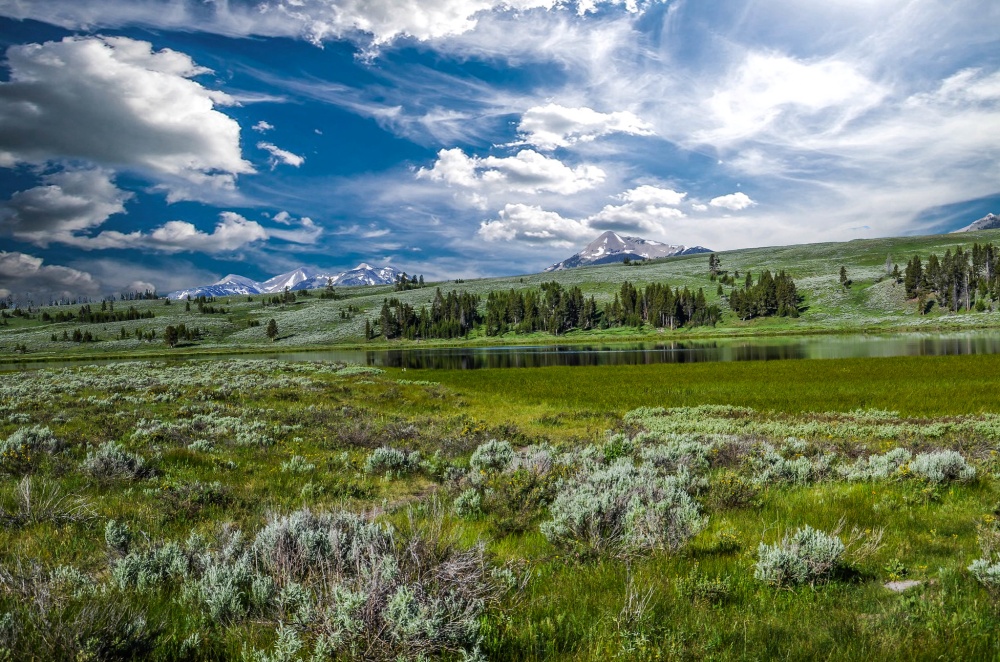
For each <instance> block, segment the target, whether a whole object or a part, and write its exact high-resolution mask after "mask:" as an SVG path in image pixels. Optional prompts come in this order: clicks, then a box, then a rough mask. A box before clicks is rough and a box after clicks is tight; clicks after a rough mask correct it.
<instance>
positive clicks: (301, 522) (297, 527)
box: [252, 508, 392, 577]
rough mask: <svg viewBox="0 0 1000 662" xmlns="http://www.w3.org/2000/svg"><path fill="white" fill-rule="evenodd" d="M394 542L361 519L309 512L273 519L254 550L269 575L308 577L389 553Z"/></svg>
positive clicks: (255, 555)
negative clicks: (380, 552) (367, 555)
mask: <svg viewBox="0 0 1000 662" xmlns="http://www.w3.org/2000/svg"><path fill="white" fill-rule="evenodd" d="M391 542H392V536H391V534H390V532H389V530H388V529H386V528H385V527H383V526H381V525H380V524H378V523H376V522H372V521H369V520H367V519H365V518H363V517H361V516H359V515H354V514H352V513H346V512H339V513H332V514H331V513H314V512H312V511H311V510H309V509H308V508H305V509H302V510H297V511H295V512H293V513H291V514H290V515H286V516H283V517H277V518H274V519H272V520H271V521H270V522H269V523H268V524H267V525H266V526H265V527H264V528H263V529H261V530H260V531H259V532H258V533H257V537H256V538H255V539H254V542H253V545H252V549H253V554H254V557H255V559H256V562H257V564H258V565H259V566H260V567H261V568H263V569H265V570H266V571H268V572H270V573H272V574H275V575H282V576H287V577H304V576H305V575H307V574H309V573H310V572H311V571H313V570H317V569H319V568H325V567H332V568H334V569H337V570H339V569H341V568H343V567H344V566H346V565H349V564H351V563H352V562H356V561H357V559H358V557H359V555H361V554H363V553H366V552H368V551H370V550H372V549H374V550H385V549H388V548H389V547H390V546H391Z"/></svg>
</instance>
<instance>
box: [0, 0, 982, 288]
mask: <svg viewBox="0 0 1000 662" xmlns="http://www.w3.org/2000/svg"><path fill="white" fill-rule="evenodd" d="M997 24H1000V3H997V2H996V0H984V1H978V0H967V1H966V0H949V1H944V0H939V1H936V0H827V1H826V2H824V3H816V2H814V1H813V0H769V1H766V2H765V1H754V0H749V1H742V2H737V1H735V0H717V1H713V2H705V1H704V0H0V51H2V55H0V57H2V61H0V296H7V295H11V294H13V295H19V296H25V295H26V294H30V295H32V296H35V297H36V298H39V299H41V298H45V297H53V296H55V297H61V296H68V297H75V296H91V297H98V296H102V295H105V294H109V293H114V292H120V291H124V290H135V289H138V290H143V289H149V288H155V289H157V290H158V291H160V292H167V291H171V290H175V289H180V288H183V287H189V286H196V285H202V284H207V283H211V282H213V281H215V280H218V279H219V278H220V277H222V276H224V275H226V274H230V273H236V274H240V275H243V276H247V277H250V278H255V279H260V280H263V279H265V278H267V277H270V276H272V275H275V274H278V273H282V272H285V271H289V270H292V269H294V268H296V267H299V266H309V267H315V268H320V269H329V270H341V269H349V268H351V267H354V266H355V265H357V264H358V263H359V262H362V261H365V262H369V263H372V264H376V265H379V266H383V265H392V266H395V267H397V268H399V269H402V270H404V271H406V272H408V273H411V274H415V273H419V274H423V275H425V277H426V278H428V279H432V280H438V279H451V278H457V277H462V278H474V277H480V276H496V275H512V274H521V273H534V272H538V271H540V270H542V269H543V268H545V267H546V266H548V265H550V264H552V263H554V262H557V261H559V260H562V259H564V258H566V257H568V256H570V255H572V254H573V253H575V252H577V251H578V250H580V249H581V248H582V247H583V246H584V245H586V244H587V243H588V242H589V241H590V240H592V239H593V238H595V237H596V236H597V235H599V234H600V233H601V232H603V231H606V230H614V231H617V232H620V233H622V234H628V235H633V236H639V237H643V238H647V239H654V240H658V241H663V242H667V243H671V244H685V245H688V246H691V245H701V246H706V247H709V248H711V249H713V250H728V249H735V248H743V247H752V246H771V245H788V244H795V243H810V242H818V241H844V240H850V239H856V238H865V237H883V236H900V235H914V234H932V233H938V232H947V231H950V230H953V229H956V228H958V227H962V226H964V225H967V224H969V223H971V222H972V221H974V220H976V219H977V218H980V217H981V216H984V215H985V214H986V213H987V212H991V211H1000V36H998V33H997V31H996V30H995V26H996V25H997Z"/></svg>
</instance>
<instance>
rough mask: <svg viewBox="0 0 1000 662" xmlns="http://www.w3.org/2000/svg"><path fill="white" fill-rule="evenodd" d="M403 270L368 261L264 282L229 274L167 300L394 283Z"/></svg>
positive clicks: (303, 270)
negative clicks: (342, 269)
mask: <svg viewBox="0 0 1000 662" xmlns="http://www.w3.org/2000/svg"><path fill="white" fill-rule="evenodd" d="M402 273H403V272H402V271H400V270H399V269H396V268H395V267H373V266H372V265H370V264H368V263H367V262H362V263H361V264H359V265H358V266H356V267H355V268H353V269H350V270H348V271H338V272H332V271H321V270H317V269H310V268H309V267H299V268H298V269H295V270H293V271H289V272H288V273H284V274H278V275H277V276H274V277H272V278H268V279H267V280H265V281H263V282H258V281H255V280H253V279H252V278H247V277H245V276H240V275H237V274H229V275H228V276H226V277H225V278H223V279H222V280H220V281H218V282H215V283H212V284H211V285H201V286H199V287H194V288H191V289H187V290H177V291H176V292H171V293H169V294H168V295H167V298H168V299H186V298H187V297H191V298H195V297H200V296H205V297H225V296H233V295H249V294H276V293H278V292H284V291H285V288H286V287H287V288H288V289H289V290H314V289H317V288H321V287H326V285H327V283H329V282H331V281H332V282H333V285H335V286H337V287H351V286H356V285H391V284H393V283H394V282H396V279H397V278H398V277H399V276H400V275H401V274H402Z"/></svg>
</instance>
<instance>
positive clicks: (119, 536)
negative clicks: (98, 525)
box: [104, 519, 132, 555]
mask: <svg viewBox="0 0 1000 662" xmlns="http://www.w3.org/2000/svg"><path fill="white" fill-rule="evenodd" d="M104 542H105V543H106V544H107V545H108V547H110V548H111V549H112V550H114V551H115V552H117V553H118V554H123V555H124V554H128V549H129V546H130V545H131V544H132V532H131V531H129V530H128V524H126V523H125V522H118V521H116V520H113V519H109V520H108V523H107V524H106V525H105V526H104Z"/></svg>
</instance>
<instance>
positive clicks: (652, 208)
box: [586, 185, 686, 235]
mask: <svg viewBox="0 0 1000 662" xmlns="http://www.w3.org/2000/svg"><path fill="white" fill-rule="evenodd" d="M685 196H686V194H685V193H680V192H677V191H674V190H672V189H665V188H660V187H658V186H649V185H643V186H639V187H637V188H634V189H631V190H629V191H625V192H624V193H622V194H621V195H620V196H618V197H619V198H620V199H622V200H624V204H621V205H607V206H605V207H604V208H603V209H602V210H601V211H599V212H597V213H596V214H594V215H592V216H589V217H588V218H587V219H586V223H587V224H588V225H589V226H590V227H591V228H594V229H595V230H598V229H599V230H617V231H621V232H644V233H656V234H657V235H663V234H664V233H666V232H667V226H666V224H667V223H668V222H670V221H674V220H677V219H679V218H684V216H685V214H684V212H682V211H681V210H680V209H677V208H676V205H679V204H680V203H681V201H682V200H683V199H684V197H685Z"/></svg>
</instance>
